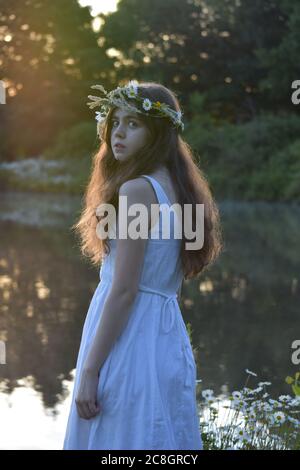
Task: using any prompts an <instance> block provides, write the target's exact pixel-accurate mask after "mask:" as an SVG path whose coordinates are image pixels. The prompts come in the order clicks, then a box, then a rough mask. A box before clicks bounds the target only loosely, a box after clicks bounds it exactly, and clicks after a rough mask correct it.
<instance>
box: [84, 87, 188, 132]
mask: <svg viewBox="0 0 300 470" xmlns="http://www.w3.org/2000/svg"><path fill="white" fill-rule="evenodd" d="M91 88H95V89H97V90H100V91H101V92H102V93H103V94H104V95H105V98H100V97H99V96H92V95H88V98H89V99H90V100H91V101H90V102H88V103H87V105H88V106H89V108H90V109H93V108H95V107H96V106H100V110H101V111H96V120H97V121H98V124H97V134H98V135H100V124H101V123H102V121H104V120H105V119H106V116H107V114H108V111H109V108H110V107H113V106H118V107H121V108H125V109H127V110H129V111H136V112H137V113H141V114H146V115H148V116H149V115H150V116H155V117H167V118H169V119H171V121H172V122H173V124H174V125H175V127H176V128H181V130H184V124H183V122H182V119H181V118H182V115H183V113H182V112H181V111H175V110H174V109H172V108H171V107H170V106H169V105H167V104H166V103H161V102H160V101H155V102H151V100H149V99H148V98H143V97H141V96H139V95H138V82H137V81H136V80H130V81H129V82H128V83H127V85H125V86H123V87H117V88H115V89H114V90H112V91H110V92H109V93H108V92H107V91H106V90H105V89H104V87H103V86H102V85H93V86H91ZM129 101H130V102H129ZM141 104H142V107H141Z"/></svg>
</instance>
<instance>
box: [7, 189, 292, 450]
mask: <svg viewBox="0 0 300 470" xmlns="http://www.w3.org/2000/svg"><path fill="white" fill-rule="evenodd" d="M79 209H80V201H79V199H78V198H72V197H70V196H62V195H39V196H37V195H31V194H23V193H6V194H5V195H3V194H2V195H1V197H0V228H1V247H0V295H1V305H0V341H3V342H5V346H6V364H0V410H1V423H5V424H4V425H3V424H2V425H1V430H0V448H2V449H4V448H10V449H13V448H16V449H21V448H45V449H46V448H57V449H60V448H61V447H62V439H63V433H64V430H65V426H66V419H67V412H68V409H69V400H70V390H71V386H72V380H73V374H74V367H75V363H76V357H77V353H78V348H79V343H80V337H81V331H82V326H83V322H84V320H85V315H86V313H87V310H88V306H89V302H90V300H91V297H92V294H93V292H94V290H95V288H96V286H97V283H98V272H97V270H95V269H94V268H92V267H91V266H89V264H88V263H87V262H84V261H83V260H82V259H81V257H80V254H79V250H78V248H77V246H76V240H75V239H74V238H73V235H72V234H71V232H70V230H69V227H70V225H71V224H72V223H73V221H74V220H75V217H76V216H77V213H78V211H79ZM220 209H221V215H222V220H223V231H224V238H225V250H224V252H223V254H222V256H221V257H220V259H219V260H218V262H217V263H216V264H215V266H214V267H213V268H212V269H211V270H210V271H208V272H207V273H203V275H202V276H201V277H200V279H199V280H193V281H186V282H185V284H184V286H183V290H182V301H181V309H182V313H183V317H184V320H185V322H186V323H190V324H191V326H192V342H193V346H194V350H195V357H196V360H197V365H198V379H202V384H201V385H202V387H203V388H211V389H213V390H214V391H215V392H216V393H218V392H219V391H220V389H221V388H222V386H224V385H226V386H227V388H228V389H229V390H230V391H231V390H235V389H239V388H241V387H243V385H244V383H245V379H246V373H245V368H249V369H250V370H253V371H255V372H256V373H258V374H259V377H258V381H259V380H268V381H270V382H272V383H273V387H271V388H270V390H269V392H270V393H271V395H272V393H273V394H274V396H276V395H278V394H280V393H290V392H291V390H290V389H289V387H288V386H287V385H286V384H284V378H285V376H286V375H288V374H289V375H294V373H295V372H296V370H298V369H299V366H297V365H293V364H292V362H291V353H292V349H291V343H292V341H293V340H295V339H299V338H297V335H298V332H299V300H300V294H299V272H300V270H299V266H300V253H299V245H298V233H299V229H300V217H299V215H300V209H299V207H298V206H292V205H283V204H263V203H261V204H259V203H251V204H247V203H240V204H237V203H223V204H220ZM298 336H299V335H298ZM255 384H256V382H255V381H252V384H251V383H250V384H249V386H251V385H253V386H254V385H255ZM198 390H199V392H200V387H198Z"/></svg>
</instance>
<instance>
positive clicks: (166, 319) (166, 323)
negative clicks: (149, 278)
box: [138, 284, 177, 333]
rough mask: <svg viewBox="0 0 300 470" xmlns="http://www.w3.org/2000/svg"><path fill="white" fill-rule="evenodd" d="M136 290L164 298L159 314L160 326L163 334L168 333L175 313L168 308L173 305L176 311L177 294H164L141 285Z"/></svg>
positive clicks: (174, 318) (173, 321)
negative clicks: (160, 316)
mask: <svg viewBox="0 0 300 470" xmlns="http://www.w3.org/2000/svg"><path fill="white" fill-rule="evenodd" d="M138 290H141V291H143V292H150V293H151V294H158V295H161V296H162V297H164V298H165V300H164V303H163V308H162V312H161V315H162V318H161V325H162V330H163V332H164V333H169V332H170V331H171V330H172V328H173V326H174V323H175V320H176V311H175V310H174V309H172V308H169V307H171V305H172V304H173V305H174V306H175V309H176V307H177V294H176V293H174V294H167V293H166V292H162V291H160V290H158V289H153V288H152V287H148V286H144V285H142V284H140V285H139V287H138Z"/></svg>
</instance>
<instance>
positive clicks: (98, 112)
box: [95, 111, 104, 122]
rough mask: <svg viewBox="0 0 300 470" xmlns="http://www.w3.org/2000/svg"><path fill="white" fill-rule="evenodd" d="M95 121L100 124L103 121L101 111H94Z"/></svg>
mask: <svg viewBox="0 0 300 470" xmlns="http://www.w3.org/2000/svg"><path fill="white" fill-rule="evenodd" d="M95 119H96V121H98V122H100V121H102V120H103V119H104V116H103V115H102V113H101V111H96V117H95Z"/></svg>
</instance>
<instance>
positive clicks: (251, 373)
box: [245, 369, 257, 377]
mask: <svg viewBox="0 0 300 470" xmlns="http://www.w3.org/2000/svg"><path fill="white" fill-rule="evenodd" d="M245 371H246V372H247V374H250V375H253V376H254V377H257V374H255V372H251V370H249V369H245Z"/></svg>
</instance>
